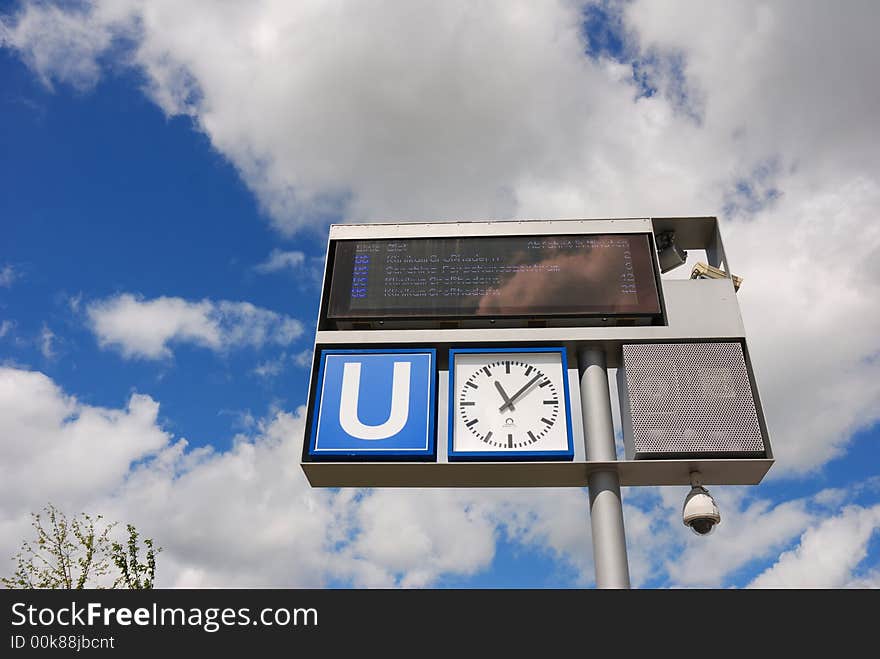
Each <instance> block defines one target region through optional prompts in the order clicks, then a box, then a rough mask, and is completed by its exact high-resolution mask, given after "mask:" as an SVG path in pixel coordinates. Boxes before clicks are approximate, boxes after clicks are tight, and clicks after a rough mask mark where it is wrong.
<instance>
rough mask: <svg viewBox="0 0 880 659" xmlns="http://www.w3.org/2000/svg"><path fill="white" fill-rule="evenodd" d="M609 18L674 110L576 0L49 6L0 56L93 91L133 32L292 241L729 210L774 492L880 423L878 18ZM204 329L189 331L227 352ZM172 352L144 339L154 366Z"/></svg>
mask: <svg viewBox="0 0 880 659" xmlns="http://www.w3.org/2000/svg"><path fill="white" fill-rule="evenodd" d="M606 7H607V8H611V9H614V8H618V9H619V10H620V12H621V13H620V16H619V18H620V25H621V26H622V28H623V29H624V35H625V37H626V48H627V50H628V52H630V53H631V54H632V56H633V58H635V59H636V60H637V62H638V66H639V72H640V73H641V74H644V75H645V76H646V78H645V80H646V81H647V83H648V84H651V85H654V86H655V87H657V93H655V94H653V95H651V96H646V95H641V96H639V94H640V89H641V88H640V87H639V85H638V84H636V83H635V82H634V81H633V76H632V68H631V67H630V66H629V65H628V63H626V62H624V63H620V62H616V61H611V60H609V59H607V58H601V57H600V58H596V59H591V58H589V57H587V56H585V55H584V51H585V49H586V47H587V46H588V44H587V42H586V37H585V36H584V34H583V31H582V23H583V16H582V13H581V6H579V5H578V4H577V3H571V2H565V1H562V0H560V1H558V2H546V3H530V2H525V1H524V0H523V1H521V2H519V1H518V2H509V1H505V2H488V3H480V4H479V5H477V6H474V5H473V4H470V3H462V4H459V3H453V2H444V3H427V2H425V3H417V4H416V5H413V3H401V4H393V3H391V4H385V5H383V6H382V7H381V9H372V10H370V11H366V10H365V9H363V8H361V7H360V6H359V5H357V4H356V3H355V4H350V5H344V6H342V7H336V6H333V7H332V8H331V7H329V6H328V5H326V4H325V3H294V4H291V3H289V2H285V1H284V0H260V1H256V2H249V3H239V4H234V5H228V6H222V7H220V6H217V5H216V4H215V3H208V2H204V1H196V2H190V3H179V2H173V1H172V0H157V1H155V2H151V3H149V4H148V5H147V4H143V3H141V2H138V1H137V0H113V1H112V2H111V1H109V0H101V1H96V2H93V3H91V4H89V5H88V8H87V9H86V10H85V11H71V12H69V13H67V14H65V15H63V16H62V15H61V14H63V13H64V12H62V11H61V10H58V9H55V8H52V7H51V6H47V5H46V4H44V3H31V4H26V5H24V6H23V8H22V9H21V11H19V12H17V13H16V14H15V16H14V17H12V18H8V19H6V22H5V27H4V37H3V43H4V44H5V45H6V46H7V47H11V48H14V49H16V50H17V51H18V52H19V53H20V54H21V56H22V57H23V58H24V59H25V61H27V62H28V63H29V64H30V65H31V66H32V67H33V68H34V70H35V71H36V72H37V73H38V75H40V76H42V77H43V78H44V79H47V80H65V81H69V80H73V81H77V80H86V81H88V80H93V79H94V78H95V77H96V76H97V75H98V70H99V62H100V55H101V53H102V52H103V53H106V52H114V54H117V53H116V52H115V51H113V50H109V51H108V50H107V49H108V48H112V47H111V46H110V45H109V44H110V42H109V41H108V40H107V38H106V37H105V35H106V34H112V35H123V36H125V37H126V38H127V39H128V40H129V43H130V44H131V47H130V49H129V50H128V51H126V53H127V59H125V58H123V61H126V62H127V63H128V64H130V65H131V66H134V67H136V68H137V69H138V70H139V72H140V73H142V74H143V76H144V78H145V80H146V81H147V89H146V92H147V93H148V94H149V95H150V97H151V98H152V99H153V100H154V101H155V102H156V103H158V104H159V105H160V106H161V107H162V108H163V110H164V111H165V112H166V113H168V114H170V115H173V114H181V113H183V114H187V115H190V116H192V117H193V119H194V121H195V122H196V124H197V125H198V127H199V129H200V130H202V131H203V132H204V133H205V134H206V135H207V136H208V137H209V139H210V140H211V141H212V143H213V145H214V146H215V147H216V148H217V149H218V150H219V151H220V152H221V153H223V154H224V155H225V156H226V157H228V158H229V159H230V161H231V162H232V163H234V165H235V166H236V167H237V168H238V171H239V172H240V174H241V176H242V178H243V180H244V181H246V182H247V184H248V185H249V186H250V187H251V189H252V190H253V191H254V193H255V194H256V196H257V198H258V199H259V200H260V203H261V204H262V206H263V208H264V209H265V210H266V211H267V212H268V215H269V217H270V218H271V221H272V222H273V224H274V225H275V226H276V227H277V228H278V229H279V230H281V231H282V232H284V233H288V234H289V233H292V232H294V231H297V230H299V229H302V228H304V227H309V226H314V225H315V224H316V223H317V224H319V225H320V224H323V223H324V222H326V221H327V220H328V219H338V218H339V217H342V218H344V219H353V220H369V219H383V220H412V219H424V218H445V219H448V218H492V217H566V216H578V217H584V216H588V217H589V216H593V217H601V216H644V215H655V216H656V215H688V214H693V215H696V214H706V213H708V214H721V215H723V216H724V217H723V218H722V219H723V221H724V230H725V236H726V239H727V247H728V250H729V252H730V254H731V262H732V265H733V267H734V269H735V270H736V271H737V274H740V275H742V276H744V277H745V280H746V283H745V285H744V287H743V289H742V290H741V293H740V296H739V298H740V301H741V303H742V306H743V314H744V318H745V321H746V324H747V328H748V331H749V337H750V341H751V344H752V352H753V357H754V363H755V367H756V370H757V373H758V384H759V386H760V389H761V393H762V396H763V398H764V401H765V403H766V408H767V417H768V423H769V425H770V430H771V433H772V438H773V440H774V446H775V448H776V449H777V451H776V453H777V457H778V458H779V461H778V464H777V466H776V467H775V468H774V470H773V471H772V472H771V475H772V476H773V477H775V476H777V475H779V474H782V473H784V472H786V471H792V470H794V471H801V472H803V471H808V470H810V469H814V468H816V467H817V466H819V465H821V464H823V463H824V462H825V461H827V460H829V459H831V458H833V457H835V456H838V455H840V454H841V452H842V451H844V450H845V447H846V445H847V443H848V441H849V437H850V436H851V435H852V433H853V432H854V431H855V430H857V429H859V428H863V427H865V426H867V425H869V424H871V423H873V422H875V421H876V420H877V419H878V416H880V412H878V410H880V390H878V387H880V385H878V384H877V383H878V382H880V373H878V370H877V369H878V368H880V366H878V365H880V360H877V359H876V355H877V354H878V344H877V341H876V337H877V336H878V335H880V309H878V308H877V306H876V305H875V304H873V303H872V301H873V300H876V299H877V297H878V284H877V282H880V271H878V268H877V263H880V258H878V254H880V228H878V227H877V226H876V222H874V221H873V209H875V208H876V207H877V204H878V201H880V175H878V172H880V152H878V151H877V150H876V149H875V148H874V142H875V139H874V137H875V136H876V134H877V132H878V129H880V120H878V117H880V88H878V86H877V85H875V84H873V81H874V78H875V72H874V67H873V62H874V61H875V60H877V59H878V57H880V43H878V41H877V40H876V39H875V35H874V34H873V32H872V31H871V27H870V26H873V25H874V24H875V23H876V20H877V18H878V14H880V9H878V7H877V5H876V3H874V2H870V1H866V2H852V3H847V5H846V6H845V7H840V6H838V5H837V4H834V3H822V2H812V3H810V4H809V9H805V5H804V3H803V2H801V1H793V0H788V1H780V2H777V3H773V4H771V5H768V4H766V3H763V2H758V1H757V0H753V1H748V2H747V1H744V2H738V3H701V4H700V6H699V7H697V8H694V7H693V6H691V4H690V3H684V2H675V1H672V0H668V1H665V2H653V1H652V2H642V1H637V2H633V3H626V4H620V5H617V4H613V3H612V4H610V5H606ZM135 27H136V29H135ZM193 34H198V35H199V38H198V39H193V38H192V35H193ZM380 34H381V35H383V37H382V39H381V40H377V36H376V35H380ZM328 35H332V38H328ZM840 35H846V38H843V39H841V38H840ZM380 41H381V43H382V44H384V45H383V46H382V47H377V43H379V42H380ZM65 44H66V45H65ZM60 53H63V54H64V57H61V56H60ZM117 59H119V58H117ZM291 62H294V63H295V64H294V65H291V64H290V63H291ZM71 72H73V73H71ZM303 99H309V102H303ZM299 261H300V259H299V257H298V252H296V251H291V252H283V251H280V250H276V251H275V252H273V253H272V254H270V256H269V257H268V259H267V260H266V261H265V262H264V263H263V264H261V266H258V267H260V268H265V269H269V270H274V269H275V268H284V267H291V266H295V267H298V268H304V267H306V266H307V264H302V263H299ZM298 264H299V265H298ZM306 269H307V268H306ZM192 315H193V318H192V319H191V323H192V325H190V324H187V323H184V322H183V320H181V323H182V324H181V325H180V326H179V327H177V326H176V329H175V331H176V332H179V333H172V334H171V335H168V336H178V337H179V338H184V337H190V340H193V341H196V342H199V343H200V344H202V345H216V342H217V339H216V337H215V336H213V335H212V330H211V329H209V328H204V327H199V326H198V325H199V324H200V323H202V322H203V321H202V316H201V315H200V314H199V313H198V312H196V313H193V314H192ZM842 318H858V319H859V322H858V323H852V322H847V323H841V322H840V320H839V319H842ZM828 336H835V337H837V338H836V340H834V341H833V342H831V343H829V342H828V341H827V337H828ZM166 351H167V347H166V345H165V342H164V340H163V341H159V342H156V341H150V340H148V339H147V338H145V337H140V347H139V348H138V349H137V350H134V353H138V354H149V355H150V356H157V355H161V354H165V352H166ZM134 353H133V354H134Z"/></svg>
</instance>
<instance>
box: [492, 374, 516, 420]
mask: <svg viewBox="0 0 880 659" xmlns="http://www.w3.org/2000/svg"><path fill="white" fill-rule="evenodd" d="M495 388H496V389H497V390H498V393H499V394H501V398H503V399H504V405H505V406H507V405H510V411H511V412H515V411H516V410H515V409H514V407H513V403H512V402H511V401H510V398H509V397H508V395H507V393H506V392H505V391H504V388H503V387H502V386H501V383H500V382H498V380H495ZM501 410H504V407H502V408H501Z"/></svg>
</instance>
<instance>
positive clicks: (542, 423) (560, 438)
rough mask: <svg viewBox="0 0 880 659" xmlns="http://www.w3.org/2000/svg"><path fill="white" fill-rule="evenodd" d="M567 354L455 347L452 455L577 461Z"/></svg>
mask: <svg viewBox="0 0 880 659" xmlns="http://www.w3.org/2000/svg"><path fill="white" fill-rule="evenodd" d="M564 356H565V353H564V350H563V349H561V348H553V349H539V350H522V351H510V352H479V351H471V350H453V351H451V353H450V372H451V382H450V395H451V396H452V397H453V398H452V401H451V402H452V405H451V410H452V414H453V418H452V419H451V429H452V438H451V446H450V452H449V458H450V459H451V460H455V459H467V458H471V459H492V458H495V459H516V458H520V459H531V458H535V459H554V458H557V459H571V440H570V429H569V423H568V418H569V417H568V387H567V375H566V373H567V369H566V368H565V366H564V361H563V360H564Z"/></svg>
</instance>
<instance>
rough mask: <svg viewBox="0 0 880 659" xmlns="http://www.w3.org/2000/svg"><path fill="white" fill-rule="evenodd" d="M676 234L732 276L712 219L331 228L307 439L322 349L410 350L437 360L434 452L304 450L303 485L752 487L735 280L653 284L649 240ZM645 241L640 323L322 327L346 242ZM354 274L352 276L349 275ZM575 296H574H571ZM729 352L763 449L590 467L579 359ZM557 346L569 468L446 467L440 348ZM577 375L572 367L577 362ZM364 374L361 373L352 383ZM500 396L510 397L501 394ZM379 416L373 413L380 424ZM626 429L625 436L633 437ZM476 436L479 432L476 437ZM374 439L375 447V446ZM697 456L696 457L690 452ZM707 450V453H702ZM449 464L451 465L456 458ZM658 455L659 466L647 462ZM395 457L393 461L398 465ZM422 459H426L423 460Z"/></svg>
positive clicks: (358, 321)
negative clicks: (692, 348) (641, 351)
mask: <svg viewBox="0 0 880 659" xmlns="http://www.w3.org/2000/svg"><path fill="white" fill-rule="evenodd" d="M670 231H671V232H674V235H675V240H676V242H677V245H678V246H679V247H680V248H681V249H684V250H695V249H702V250H705V251H706V256H707V261H708V264H709V265H710V266H713V267H715V268H719V269H721V270H723V271H724V272H727V273H729V272H730V265H729V263H728V260H727V256H726V254H725V252H724V248H723V243H722V240H721V235H720V232H719V230H718V222H717V219H716V218H714V217H695V218H624V219H572V220H519V221H495V222H425V223H422V222H420V223H397V224H358V225H355V224H346V225H333V226H331V227H330V234H329V241H328V259H327V263H326V268H325V275H324V286H323V292H322V298H321V307H320V310H319V316H318V331H317V332H316V336H315V358H314V360H313V365H312V371H311V382H310V389H309V397H310V403H309V405H308V407H307V410H308V412H307V419H306V428H307V432H306V437H307V438H310V437H312V436H313V435H314V434H315V432H316V430H315V428H316V424H317V423H318V421H319V418H318V417H319V416H320V414H321V399H320V397H321V389H320V388H319V382H320V381H321V377H322V376H321V364H322V354H325V352H326V351H343V350H349V351H356V352H366V351H370V350H381V351H385V352H389V351H391V350H399V349H409V350H415V351H419V352H424V351H428V350H434V351H436V362H435V364H436V369H437V378H436V396H435V416H434V423H433V430H432V431H431V432H432V433H433V442H434V446H435V449H436V450H435V454H433V455H429V456H428V458H427V460H426V461H419V462H414V461H412V460H409V459H407V458H406V457H405V456H394V455H388V456H383V458H384V459H381V460H380V459H370V458H368V457H367V458H365V457H363V456H358V457H357V459H350V460H348V459H345V458H344V457H343V458H342V459H335V460H329V461H328V460H322V459H321V457H320V456H318V455H315V453H314V451H313V450H312V448H313V447H312V442H311V441H308V440H307V441H306V442H304V447H303V455H302V462H301V464H302V468H303V470H304V472H305V474H306V476H307V478H308V480H309V482H310V483H311V484H312V485H313V486H328V487H517V486H534V487H583V486H586V485H587V484H588V480H589V478H590V475H591V474H593V473H595V472H600V471H608V470H612V471H615V472H617V474H618V476H619V479H620V484H621V485H673V484H680V485H686V484H688V483H689V482H690V473H691V472H692V471H700V472H701V474H702V478H703V481H704V482H705V483H706V484H755V483H758V482H760V481H761V479H762V478H763V476H764V475H765V474H766V472H767V471H768V470H769V468H770V467H771V465H772V464H773V456H772V451H771V448H770V443H769V437H768V433H767V428H766V424H765V422H764V416H763V412H762V409H761V405H760V399H759V396H758V390H757V386H756V383H755V380H754V374H753V370H752V366H751V361H750V357H749V351H748V345H747V343H746V337H745V330H744V327H743V323H742V318H741V315H740V311H739V305H738V303H737V300H736V292H735V290H734V286H733V282H732V281H731V279H729V278H721V279H668V278H661V277H660V276H659V272H660V266H659V262H658V259H657V253H656V245H657V235H659V234H661V233H662V234H664V235H668V234H669V232H670ZM625 234H643V235H647V236H648V237H649V239H650V241H651V244H652V249H651V257H652V259H653V268H654V270H655V273H657V277H656V282H657V287H658V288H657V291H658V293H659V300H660V307H661V311H660V314H657V315H656V316H654V317H653V318H652V319H651V320H650V321H649V322H647V323H645V322H643V321H642V320H639V319H637V318H634V317H615V316H612V315H609V316H589V317H552V316H542V315H536V316H532V317H528V316H520V317H515V318H511V317H503V316H499V317H491V316H480V317H477V316H472V317H456V318H449V317H438V318H426V317H420V318H390V317H386V318H377V317H373V318H368V317H364V318H346V319H341V318H330V317H329V308H328V307H329V301H330V284H331V279H332V276H331V275H332V272H333V270H332V269H333V254H335V252H336V246H337V245H339V244H341V243H343V242H345V241H368V240H381V241H408V240H417V239H424V238H444V239H445V238H458V239H468V238H478V237H493V236H494V237H497V236H531V237H541V236H594V235H625ZM354 274H361V273H360V272H359V273H354ZM571 294H572V295H577V290H572V292H571ZM680 343H688V344H693V345H699V344H716V343H717V344H728V345H729V344H736V345H737V346H738V347H739V350H741V355H742V360H743V366H744V368H745V371H746V373H747V375H748V385H749V392H748V393H749V395H750V396H751V399H752V400H753V403H754V411H755V419H756V421H757V425H758V431H759V433H760V437H761V440H762V447H763V448H762V450H760V451H750V452H746V453H741V454H736V455H734V456H730V455H725V454H724V453H723V452H718V451H712V450H708V451H707V450H697V451H683V452H675V454H674V455H672V454H670V455H668V456H667V455H664V454H660V455H659V456H658V455H650V456H648V458H649V459H639V458H644V457H645V456H644V455H637V454H636V453H635V452H633V453H632V454H631V455H628V456H627V459H625V460H619V461H609V460H588V459H587V456H586V452H585V446H584V428H583V417H582V409H581V395H579V394H581V393H583V392H582V391H581V377H580V376H581V368H580V367H579V364H578V355H579V354H580V353H582V352H583V351H585V350H597V349H598V350H600V351H601V352H602V353H603V354H604V356H605V358H606V359H607V366H608V367H610V368H618V367H621V366H622V365H623V354H624V348H625V347H626V346H639V345H644V344H680ZM548 347H561V348H564V349H565V352H566V355H567V356H566V359H567V363H566V364H564V374H565V375H564V377H565V378H567V386H568V389H569V391H570V397H569V404H570V409H569V410H568V411H569V413H570V418H571V424H570V425H571V433H570V436H571V439H572V459H571V460H570V461H568V460H564V461H545V460H541V461H530V460H511V461H503V460H501V461H499V460H486V461H480V460H475V461H470V460H469V461H456V460H454V459H450V455H449V447H448V441H447V438H448V436H449V432H450V419H451V418H453V417H452V416H451V414H450V410H449V406H448V401H449V396H450V379H451V378H450V364H449V354H450V350H461V349H479V350H482V351H491V350H495V351H498V350H503V351H509V352H516V351H525V350H531V349H535V348H548ZM581 366H582V364H581ZM364 372H365V371H362V374H363V373H364ZM509 393H510V392H508V394H509ZM389 413H390V410H389V409H386V410H384V412H382V413H378V416H377V417H376V418H375V419H374V421H376V419H378V421H376V423H378V422H379V421H382V420H383V419H379V417H381V416H382V414H384V415H385V417H386V418H388V416H389ZM630 431H631V428H628V429H626V432H625V434H626V435H631V434H632V433H631V432H630ZM483 434H485V433H483ZM380 441H381V440H380ZM698 448H705V446H703V447H698ZM710 449H711V446H710ZM454 457H455V456H453V458H454ZM658 457H659V459H657V458H658ZM398 458H399V460H398ZM422 459H423V460H424V459H425V458H424V456H422Z"/></svg>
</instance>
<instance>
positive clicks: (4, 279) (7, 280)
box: [0, 263, 19, 288]
mask: <svg viewBox="0 0 880 659" xmlns="http://www.w3.org/2000/svg"><path fill="white" fill-rule="evenodd" d="M18 277H19V274H18V272H16V270H15V268H13V267H12V266H11V265H9V264H8V263H7V264H6V265H4V266H3V267H2V268H0V288H9V287H10V286H12V282H14V281H15V280H16V279H18Z"/></svg>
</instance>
